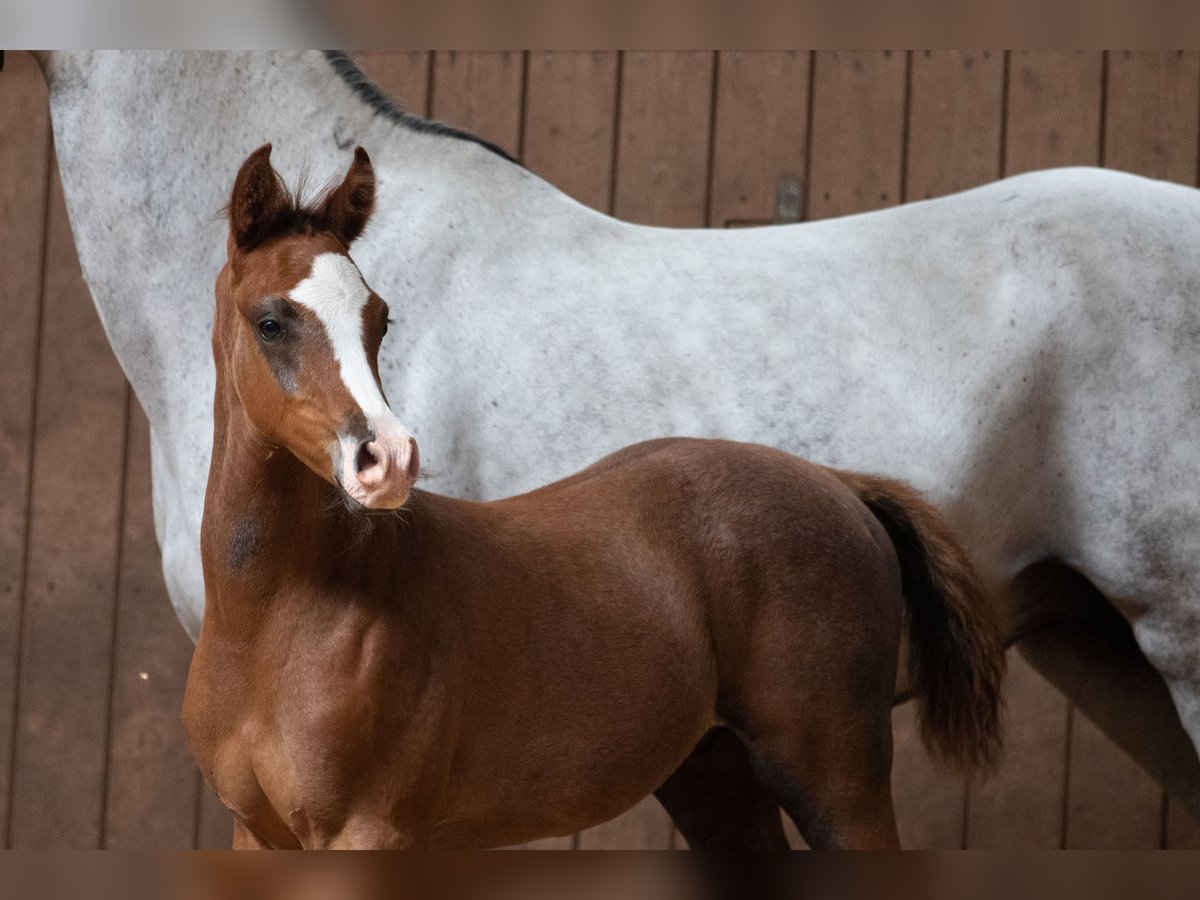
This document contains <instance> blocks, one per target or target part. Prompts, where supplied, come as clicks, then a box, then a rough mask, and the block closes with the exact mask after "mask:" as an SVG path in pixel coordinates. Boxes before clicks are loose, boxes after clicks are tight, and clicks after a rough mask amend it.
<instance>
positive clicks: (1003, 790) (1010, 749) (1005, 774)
mask: <svg viewBox="0 0 1200 900" xmlns="http://www.w3.org/2000/svg"><path fill="white" fill-rule="evenodd" d="M1004 696H1005V700H1006V701H1007V703H1008V714H1007V716H1006V717H1005V721H1004V756H1003V758H1002V759H1001V762H1000V769H999V771H997V773H996V774H995V775H993V776H992V777H991V778H990V779H989V780H988V781H986V782H985V783H984V784H982V785H980V786H978V787H973V788H972V791H971V807H970V815H969V817H968V822H967V846H968V847H969V848H971V849H973V850H1011V849H1022V850H1057V849H1060V848H1061V847H1062V843H1063V830H1064V822H1063V808H1064V805H1065V797H1064V793H1063V792H1064V789H1065V777H1066V771H1065V765H1066V758H1067V716H1068V707H1067V701H1066V699H1065V698H1064V697H1063V696H1062V694H1060V693H1059V692H1058V691H1056V690H1055V689H1054V688H1052V687H1051V686H1050V685H1049V684H1047V683H1046V682H1045V681H1044V680H1043V679H1042V677H1041V676H1040V675H1038V674H1037V673H1036V672H1035V671H1034V670H1033V668H1032V667H1031V666H1030V665H1029V664H1028V663H1027V662H1025V660H1024V659H1022V658H1021V656H1020V655H1019V654H1018V653H1017V652H1016V651H1015V650H1010V651H1009V653H1008V676H1007V679H1006V681H1005V691H1004Z"/></svg>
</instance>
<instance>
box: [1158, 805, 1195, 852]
mask: <svg viewBox="0 0 1200 900" xmlns="http://www.w3.org/2000/svg"><path fill="white" fill-rule="evenodd" d="M1165 838H1166V840H1165V841H1164V846H1165V848H1166V849H1167V850H1200V822H1197V821H1196V820H1195V819H1193V818H1192V817H1191V816H1189V815H1188V814H1187V812H1185V811H1184V809H1183V807H1182V806H1180V805H1179V804H1178V803H1176V802H1175V801H1174V800H1172V801H1171V803H1170V805H1169V806H1168V807H1167V833H1166V835H1165Z"/></svg>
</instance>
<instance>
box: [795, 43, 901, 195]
mask: <svg viewBox="0 0 1200 900" xmlns="http://www.w3.org/2000/svg"><path fill="white" fill-rule="evenodd" d="M906 69H907V57H906V54H905V53H904V52H903V51H892V50H870V51H855V52H849V51H841V50H820V51H818V52H817V54H816V62H815V63H814V66H813V79H814V80H813V100H812V102H813V110H812V138H811V143H812V158H811V159H810V160H809V173H810V174H809V179H810V184H809V188H808V190H809V199H808V218H810V219H824V218H829V217H831V216H842V215H847V214H849V213H856V212H865V211H867V210H871V209H878V208H880V207H884V206H892V205H894V204H896V203H899V202H900V184H901V172H902V170H903V157H904V125H905V122H904V105H905V82H906Z"/></svg>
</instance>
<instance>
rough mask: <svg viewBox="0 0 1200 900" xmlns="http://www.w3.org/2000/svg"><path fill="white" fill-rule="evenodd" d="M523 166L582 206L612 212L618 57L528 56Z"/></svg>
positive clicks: (605, 54) (606, 54) (594, 54)
mask: <svg viewBox="0 0 1200 900" xmlns="http://www.w3.org/2000/svg"><path fill="white" fill-rule="evenodd" d="M525 104H526V105H525V140H524V151H523V153H522V162H524V163H525V166H526V167H527V168H528V169H529V170H530V171H531V172H533V173H534V174H536V175H540V176H541V177H542V178H545V179H546V180H547V181H549V182H550V183H551V184H553V185H554V186H555V187H557V188H559V189H560V190H562V191H565V192H566V193H568V194H570V195H571V196H572V197H574V198H575V199H576V200H578V201H579V202H580V203H583V204H585V205H587V206H590V207H592V209H598V210H600V211H601V212H608V205H609V202H610V200H611V197H612V159H613V131H614V129H615V127H616V107H617V54H616V53H615V52H612V51H607V52H591V51H580V52H566V53H563V52H549V51H533V52H530V54H529V82H528V85H527V89H526V100H525Z"/></svg>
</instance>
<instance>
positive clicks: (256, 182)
mask: <svg viewBox="0 0 1200 900" xmlns="http://www.w3.org/2000/svg"><path fill="white" fill-rule="evenodd" d="M290 203H291V201H290V200H289V199H288V194H287V189H286V188H285V187H284V185H283V179H282V178H280V177H279V173H278V172H276V171H275V169H274V168H273V167H272V166H271V145H270V144H263V145H262V146H261V147H259V148H258V149H257V150H255V151H254V152H253V153H251V154H250V155H249V156H247V157H246V161H245V162H244V163H242V167H241V168H240V169H238V173H237V179H236V180H235V181H234V183H233V196H232V197H230V199H229V236H230V238H231V239H232V240H233V243H234V245H236V246H237V248H238V249H239V250H243V251H247V250H253V249H254V248H255V247H256V246H258V245H259V244H260V243H262V241H263V240H264V239H266V237H267V236H268V234H269V233H270V228H271V226H272V225H273V223H274V222H275V221H276V220H277V219H278V217H279V216H280V215H281V214H282V213H283V212H284V211H285V210H286V209H287V208H288V206H289V205H290Z"/></svg>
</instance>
